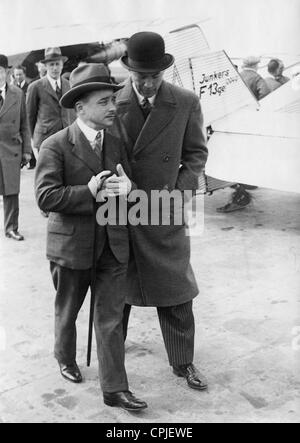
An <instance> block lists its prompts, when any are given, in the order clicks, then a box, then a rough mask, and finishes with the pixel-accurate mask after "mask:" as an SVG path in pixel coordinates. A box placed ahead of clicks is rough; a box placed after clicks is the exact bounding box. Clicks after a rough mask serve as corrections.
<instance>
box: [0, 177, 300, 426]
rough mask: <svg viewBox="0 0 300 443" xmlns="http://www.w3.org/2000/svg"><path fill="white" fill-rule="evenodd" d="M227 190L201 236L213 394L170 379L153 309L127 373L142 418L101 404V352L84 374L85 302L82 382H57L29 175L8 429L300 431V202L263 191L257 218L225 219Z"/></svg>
mask: <svg viewBox="0 0 300 443" xmlns="http://www.w3.org/2000/svg"><path fill="white" fill-rule="evenodd" d="M230 192H231V191H230V190H225V191H219V192H217V193H216V194H215V195H214V196H212V197H209V196H207V197H206V199H205V206H206V207H205V214H206V220H205V221H206V223H205V234H204V236H202V237H200V238H199V237H196V238H193V239H192V245H193V258H192V261H193V266H194V269H195V272H196V276H197V280H198V282H199V286H200V290H201V295H200V296H199V297H198V298H197V299H196V301H195V305H194V310H195V317H196V324H197V337H196V357H195V363H196V364H197V366H199V367H200V368H201V370H202V371H203V372H204V373H205V374H206V375H207V377H208V379H209V384H210V389H209V391H208V392H205V393H199V392H197V391H193V390H190V389H189V388H188V387H187V385H186V383H185V381H184V380H183V379H178V378H176V377H175V376H174V375H173V374H172V372H171V370H170V368H169V366H168V362H167V358H166V354H165V350H164V346H163V343H162V338H161V333H160V329H159V325H158V320H157V317H156V311H155V310H154V309H152V308H146V309H141V308H136V309H134V312H133V315H132V319H131V323H130V331H129V339H128V343H127V369H128V376H129V379H130V382H131V388H132V390H133V391H134V392H135V393H136V394H137V395H138V396H140V397H141V398H143V399H145V400H146V401H147V402H148V403H149V409H148V410H147V411H146V412H144V413H143V414H142V415H138V416H134V415H131V414H129V413H127V412H125V411H122V410H119V409H115V408H108V407H106V406H104V405H103V402H102V398H101V395H100V389H99V386H98V378H97V359H96V355H95V352H94V353H93V360H92V366H91V368H89V369H88V368H86V366H85V359H86V357H85V353H86V341H87V321H88V310H89V303H88V300H87V301H86V303H85V306H84V308H83V310H82V312H81V314H80V318H79V320H78V331H79V337H78V362H79V364H80V366H81V368H82V372H83V375H84V378H85V382H84V383H83V384H81V385H78V386H77V385H72V384H70V383H68V382H66V381H64V380H63V379H62V378H61V377H60V375H59V372H58V368H57V364H56V362H55V361H54V359H53V356H52V348H53V300H54V291H53V288H52V283H51V279H50V273H49V269H48V263H47V261H46V259H45V231H46V223H47V222H46V220H45V219H44V218H42V217H41V215H40V214H39V211H38V209H37V208H36V205H35V202H34V198H33V172H32V171H24V172H23V173H22V194H21V217H20V226H21V232H22V233H23V234H24V235H25V236H26V242H24V243H14V242H13V241H11V240H7V239H5V238H4V236H3V235H2V234H1V235H0V423H1V422H2V423H12V422H14V423H16V422H17V423H21V422H22V423H31V422H34V423H62V422H68V423H77V422H84V423H101V422H102V423H126V422H128V423H129V422H137V423H143V422H153V423H155V422H167V423H191V422H200V423H205V422H206V423H211V422H214V423H220V422H226V423H230V422H234V423H240V422H241V423H246V422H250V423H261V422H284V423H287V422H298V423H299V421H300V419H299V417H300V414H299V412H300V405H299V394H300V373H299V358H300V195H297V194H287V193H281V192H274V191H270V190H265V189H259V190H257V191H254V192H253V196H254V201H253V203H252V204H251V206H250V207H249V208H248V209H245V210H243V211H241V212H237V213H234V214H230V215H220V214H217V213H216V208H217V207H218V206H221V205H223V204H224V203H225V202H226V201H227V199H228V196H229V194H230ZM1 206H2V203H0V207H1ZM1 212H2V208H1Z"/></svg>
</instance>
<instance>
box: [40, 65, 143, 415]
mask: <svg viewBox="0 0 300 443" xmlns="http://www.w3.org/2000/svg"><path fill="white" fill-rule="evenodd" d="M70 83H71V86H72V87H71V89H70V90H69V91H68V92H66V93H65V94H64V95H63V97H62V99H61V105H62V106H63V107H64V108H65V109H75V111H76V114H77V120H76V121H75V122H74V123H73V124H72V125H71V126H69V127H68V128H66V129H64V130H62V131H60V132H58V133H57V134H55V135H53V136H51V137H50V138H48V139H47V140H46V141H45V142H44V143H43V144H42V147H41V151H40V155H39V159H38V164H37V170H36V197H37V202H38V205H39V207H40V209H41V210H43V211H46V212H50V216H49V223H48V243H47V257H48V259H49V260H50V268H51V273H52V277H53V282H54V286H55V289H56V301H55V357H56V359H57V360H58V363H59V366H60V371H61V374H62V375H63V377H64V378H66V379H67V380H69V381H71V382H74V383H80V382H81V381H82V376H81V373H80V370H79V368H78V366H77V363H76V325H75V322H76V319H77V315H78V312H79V310H80V308H81V306H82V304H83V301H84V299H85V296H86V293H87V290H88V288H89V286H90V285H91V284H92V281H93V285H94V286H93V287H94V290H95V316H94V324H95V331H96V339H97V351H98V359H99V375H100V382H101V387H102V390H103V393H104V402H105V404H107V405H109V406H119V407H121V408H124V409H127V410H131V411H140V410H142V409H145V408H146V407H147V405H146V403H144V402H142V401H140V400H138V399H136V398H135V397H134V396H133V395H132V394H131V392H130V391H129V390H128V381H127V376H126V371H125V365H124V354H125V352H124V339H123V328H122V317H123V310H124V305H125V295H126V291H125V289H126V288H125V283H126V273H127V266H128V258H129V239H128V229H127V226H126V225H122V224H121V223H116V224H115V225H112V226H111V225H107V226H105V223H103V225H102V223H99V224H98V223H97V222H96V211H95V208H96V198H97V193H98V191H99V190H100V189H103V190H105V191H106V192H107V195H108V196H109V198H111V199H113V202H115V199H117V201H119V203H120V198H121V197H122V196H123V198H124V197H125V196H127V194H129V192H130V190H131V189H132V187H133V184H132V183H131V181H130V180H129V178H128V176H127V174H126V172H125V171H128V172H130V168H129V163H128V160H127V154H126V150H125V147H124V146H123V144H122V141H121V140H120V138H117V137H116V136H115V135H114V134H113V133H112V132H111V131H110V128H111V126H112V125H113V122H114V118H115V115H116V106H115V97H114V93H115V92H116V91H118V90H120V89H121V87H120V86H117V85H115V84H113V83H112V82H111V78H110V76H109V71H108V69H107V68H106V67H105V66H104V65H99V64H84V65H82V66H80V67H78V68H76V69H75V70H74V71H73V72H72V73H71V77H70ZM109 174H113V175H112V176H111V177H110V178H109V179H107V180H106V181H105V177H106V178H107V176H108V175H109ZM116 203H117V202H116ZM92 270H93V272H92ZM92 275H93V276H94V278H92Z"/></svg>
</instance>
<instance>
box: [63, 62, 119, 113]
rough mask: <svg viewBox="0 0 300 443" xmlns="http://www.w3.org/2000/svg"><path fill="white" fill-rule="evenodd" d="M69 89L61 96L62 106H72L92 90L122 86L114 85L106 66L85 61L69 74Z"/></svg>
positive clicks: (117, 88) (114, 88)
mask: <svg viewBox="0 0 300 443" xmlns="http://www.w3.org/2000/svg"><path fill="white" fill-rule="evenodd" d="M70 85H71V89H70V90H69V91H68V92H66V93H65V94H64V95H63V96H62V98H61V101H60V103H61V105H62V106H63V107H64V108H69V109H71V108H73V107H74V105H75V103H76V100H78V99H79V98H80V97H82V96H83V95H84V94H86V93H88V92H92V91H101V90H105V89H112V90H113V91H119V90H120V89H122V88H123V86H119V85H115V84H114V83H113V82H112V79H111V77H110V72H109V69H108V68H107V66H105V65H103V64H100V63H85V64H83V65H81V66H79V67H78V68H76V69H74V71H73V72H71V75H70Z"/></svg>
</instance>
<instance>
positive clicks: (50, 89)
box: [42, 76, 58, 102]
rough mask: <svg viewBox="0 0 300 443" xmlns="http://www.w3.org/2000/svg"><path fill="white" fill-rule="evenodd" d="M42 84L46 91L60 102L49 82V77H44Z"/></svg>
mask: <svg viewBox="0 0 300 443" xmlns="http://www.w3.org/2000/svg"><path fill="white" fill-rule="evenodd" d="M42 82H43V85H44V88H45V90H46V91H47V92H48V93H49V94H50V95H51V96H52V97H53V98H54V99H55V100H56V101H57V102H58V98H57V95H56V92H55V91H54V89H53V88H52V86H51V84H50V82H49V80H48V79H47V76H46V77H43V79H42Z"/></svg>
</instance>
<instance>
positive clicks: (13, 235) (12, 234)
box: [6, 231, 25, 241]
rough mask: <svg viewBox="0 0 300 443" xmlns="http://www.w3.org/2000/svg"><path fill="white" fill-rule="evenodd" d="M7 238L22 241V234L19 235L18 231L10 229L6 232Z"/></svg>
mask: <svg viewBox="0 0 300 443" xmlns="http://www.w3.org/2000/svg"><path fill="white" fill-rule="evenodd" d="M6 237H7V238H11V239H12V240H16V241H24V240H25V239H24V237H23V235H21V234H20V233H19V232H18V231H10V232H7V233H6Z"/></svg>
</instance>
